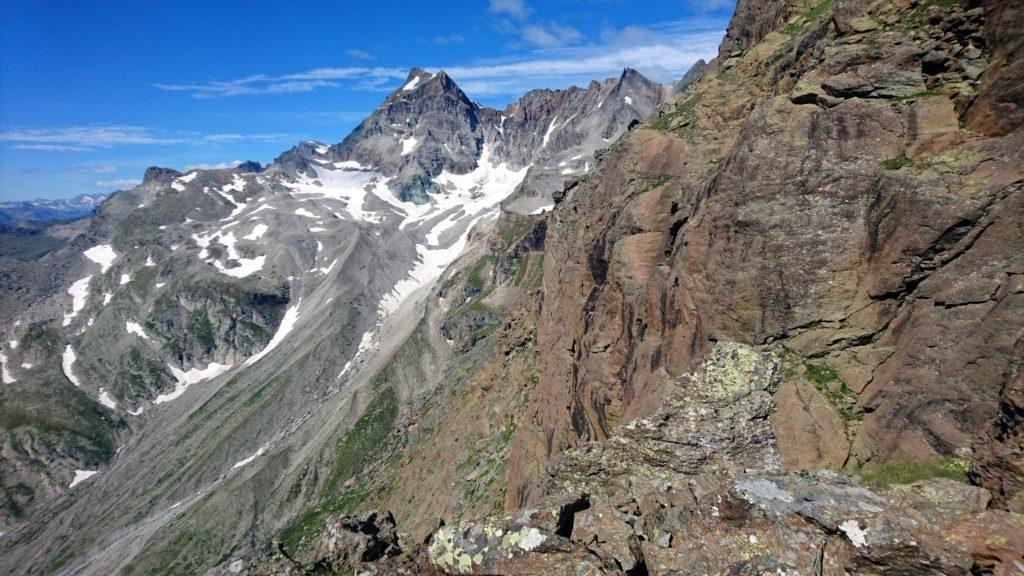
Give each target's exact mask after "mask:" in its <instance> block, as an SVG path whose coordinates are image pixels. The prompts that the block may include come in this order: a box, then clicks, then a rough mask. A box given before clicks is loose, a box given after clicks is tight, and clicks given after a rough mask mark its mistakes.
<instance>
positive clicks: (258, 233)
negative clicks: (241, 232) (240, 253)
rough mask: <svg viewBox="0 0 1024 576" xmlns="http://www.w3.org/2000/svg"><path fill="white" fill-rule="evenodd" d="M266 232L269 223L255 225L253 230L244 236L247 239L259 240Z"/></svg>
mask: <svg viewBox="0 0 1024 576" xmlns="http://www.w3.org/2000/svg"><path fill="white" fill-rule="evenodd" d="M266 233H267V225H266V224H257V225H256V226H254V227H253V229H252V232H249V233H248V234H246V235H245V236H244V237H243V238H244V239H245V240H258V239H259V238H260V237H262V236H263V235H264V234H266Z"/></svg>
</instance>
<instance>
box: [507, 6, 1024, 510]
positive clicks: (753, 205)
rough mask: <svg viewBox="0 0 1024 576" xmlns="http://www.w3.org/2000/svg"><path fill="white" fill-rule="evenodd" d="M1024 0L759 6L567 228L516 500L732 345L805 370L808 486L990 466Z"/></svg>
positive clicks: (1013, 340) (800, 419)
mask: <svg viewBox="0 0 1024 576" xmlns="http://www.w3.org/2000/svg"><path fill="white" fill-rule="evenodd" d="M1011 4H1014V5H1010V4H1006V3H990V4H980V5H974V4H960V3H946V2H942V3H940V2H913V1H904V2H894V3H883V4H879V3H874V4H872V3H869V2H853V1H847V2H839V3H836V2H828V1H826V2H821V3H793V2H756V3H755V2H740V4H739V6H738V7H737V14H736V17H735V18H734V19H733V23H732V24H731V25H730V27H729V33H728V35H727V37H726V39H725V40H724V41H723V44H722V48H721V50H720V53H719V59H718V61H716V62H713V63H712V65H711V66H710V67H709V70H710V71H709V72H708V74H707V75H706V76H705V78H704V80H703V81H701V82H699V83H697V84H695V85H693V86H692V87H691V88H690V89H689V90H688V91H686V92H685V93H684V94H681V95H680V96H678V97H677V100H676V101H675V102H673V103H671V104H669V105H667V106H665V107H663V108H662V109H661V111H660V112H659V113H658V114H657V115H656V117H654V118H653V119H652V120H650V121H649V122H648V123H646V124H645V125H643V126H641V127H638V128H637V129H635V130H633V131H632V132H631V133H630V134H629V135H628V136H627V137H625V138H623V139H622V140H621V141H620V142H618V143H617V144H616V145H615V146H614V147H613V148H612V149H611V150H609V151H608V152H607V153H606V154H605V155H604V157H603V159H602V161H601V163H600V164H599V166H598V170H597V171H596V172H595V173H594V174H592V175H590V176H589V177H587V178H585V179H583V180H582V181H581V182H580V183H579V184H578V185H575V186H574V187H572V188H571V189H570V190H567V192H566V198H565V200H564V201H563V202H562V203H561V204H560V205H559V206H558V207H557V209H556V210H555V211H554V212H553V214H552V216H551V218H550V222H549V227H548V237H547V249H546V255H545V275H544V284H543V287H544V301H543V306H542V313H541V316H540V321H539V324H538V327H537V341H538V348H539V350H541V358H540V371H541V375H540V384H539V388H538V391H537V393H536V394H534V395H533V396H532V397H531V401H530V408H529V410H530V415H529V416H528V418H527V420H528V421H529V422H530V423H531V426H529V427H526V428H522V429H520V432H519V434H517V437H516V439H515V442H514V444H513V449H512V464H511V466H510V469H511V470H512V471H513V482H512V485H511V487H510V492H509V500H508V503H509V505H510V506H516V505H522V504H527V503H530V502H532V501H533V500H535V499H536V498H537V497H538V496H539V495H541V494H543V493H544V491H545V488H544V479H543V478H541V477H531V474H530V473H529V471H530V470H533V469H534V467H533V466H531V465H529V463H530V462H533V461H536V460H538V459H540V460H546V459H550V458H553V457H556V456H557V455H558V454H559V453H560V452H562V451H563V450H564V449H566V448H569V447H573V446H578V445H579V444H580V443H583V442H586V441H592V440H603V439H605V438H607V437H608V434H609V430H610V429H611V428H613V427H614V426H615V425H616V424H618V423H620V422H625V421H628V420H630V419H633V418H635V417H638V416H645V415H648V414H651V413H652V412H653V411H654V410H655V409H656V408H657V407H658V406H659V405H660V404H661V402H662V399H663V397H664V394H665V390H666V385H667V383H668V382H670V381H672V380H673V379H675V378H678V377H680V376H681V375H682V374H684V373H686V372H687V371H688V370H689V369H690V366H691V365H692V363H693V362H694V361H696V360H698V359H699V358H700V357H701V355H702V354H704V353H705V352H707V351H708V350H709V349H710V347H711V345H712V344H713V343H714V342H716V341H736V342H745V343H748V344H752V345H764V346H768V347H771V348H773V349H775V350H777V351H779V352H780V354H782V355H783V357H784V363H785V365H786V371H785V373H786V376H785V377H784V378H783V380H782V382H781V383H780V387H779V390H778V392H777V393H776V394H775V402H776V404H777V410H776V411H775V413H774V415H773V417H772V421H773V428H774V431H775V434H776V436H777V437H778V441H779V450H780V453H781V457H782V460H783V462H784V463H785V464H786V466H787V467H789V468H793V469H813V468H819V467H825V468H833V469H844V470H849V471H856V470H860V469H872V468H875V467H878V466H883V465H887V464H895V463H906V462H922V461H933V460H939V459H943V458H962V459H964V461H967V460H970V455H971V453H972V445H973V444H974V443H975V441H976V437H977V435H978V433H979V431H981V430H983V429H986V428H987V426H988V425H989V423H991V422H993V420H995V419H996V417H997V415H998V414H999V411H1000V396H1001V395H1002V390H1003V388H1004V387H1005V386H1006V383H1007V382H1008V380H1009V379H1010V377H1011V376H1010V374H1011V373H1012V372H1013V369H1014V368H1013V367H1014V361H1013V359H1012V357H1013V350H1014V347H1015V345H1017V343H1018V342H1019V340H1020V338H1021V336H1022V334H1024V296H1022V294H1021V286H1020V278H1021V277H1020V272H1021V265H1022V261H1021V249H1020V248H1021V246H1022V245H1024V237H1022V231H1021V214H1022V201H1024V200H1022V196H1021V193H1020V188H1021V177H1022V171H1024V164H1022V157H1021V150H1022V146H1021V144H1022V142H1024V138H1022V135H1021V133H1020V122H1019V121H1018V120H1015V118H1017V115H1018V114H1019V108H1020V97H1019V96H1020V95H1019V89H1018V88H1016V87H1012V88H1011V87H1010V85H1009V83H1008V82H1006V80H1005V78H1006V75H1007V74H1008V73H1009V72H1008V70H1019V69H1020V66H1021V62H1020V58H1019V50H1018V49H1017V47H1016V45H1015V44H1019V40H1016V39H1011V38H1009V37H1007V36H1005V35H1003V34H1002V33H1001V32H999V31H998V30H1000V29H1002V28H1003V26H1006V25H1007V23H1008V22H1010V21H1019V20H1020V10H1019V8H1020V6H1019V3H1011ZM1011 27H1012V25H1011ZM715 71H717V72H715ZM996 109H998V110H999V112H995V110H996ZM996 117H998V118H999V122H995V121H994V118H996Z"/></svg>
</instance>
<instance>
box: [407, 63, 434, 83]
mask: <svg viewBox="0 0 1024 576" xmlns="http://www.w3.org/2000/svg"><path fill="white" fill-rule="evenodd" d="M428 74H430V73H429V72H427V71H426V70H424V69H423V68H420V67H419V66H413V67H412V68H411V69H410V70H409V75H408V76H406V77H405V81H406V82H409V81H411V80H412V79H413V78H421V77H423V76H426V75H428Z"/></svg>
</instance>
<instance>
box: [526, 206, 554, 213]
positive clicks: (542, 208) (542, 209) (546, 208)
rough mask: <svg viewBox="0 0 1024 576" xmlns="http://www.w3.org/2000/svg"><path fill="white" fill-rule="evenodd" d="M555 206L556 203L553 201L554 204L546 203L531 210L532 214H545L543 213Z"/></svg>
mask: <svg viewBox="0 0 1024 576" xmlns="http://www.w3.org/2000/svg"><path fill="white" fill-rule="evenodd" d="M554 207H555V205H554V204H553V203H552V204H545V205H543V206H541V207H539V208H537V209H536V210H534V211H533V212H530V214H543V213H545V212H547V211H549V210H551V209H552V208H554Z"/></svg>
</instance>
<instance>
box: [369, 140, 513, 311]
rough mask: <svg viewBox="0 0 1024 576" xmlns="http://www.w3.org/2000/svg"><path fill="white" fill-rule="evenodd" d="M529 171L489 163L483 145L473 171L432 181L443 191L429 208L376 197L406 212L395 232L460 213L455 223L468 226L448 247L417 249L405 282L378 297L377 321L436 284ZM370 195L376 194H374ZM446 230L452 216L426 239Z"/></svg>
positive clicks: (485, 148) (428, 205) (438, 225)
mask: <svg viewBox="0 0 1024 576" xmlns="http://www.w3.org/2000/svg"><path fill="white" fill-rule="evenodd" d="M528 169H529V166H525V167H523V168H521V169H519V170H512V169H511V168H509V167H508V165H507V164H505V163H501V164H492V163H491V152H490V147H489V146H488V145H486V144H485V145H484V147H483V150H482V151H481V153H480V158H479V159H478V160H477V167H476V168H475V169H474V170H473V171H472V172H469V173H467V174H452V173H450V172H448V171H447V170H446V171H443V172H441V174H439V175H438V176H437V177H436V178H434V182H436V183H437V184H438V185H439V186H440V187H441V189H443V190H446V191H447V192H446V193H445V194H437V195H434V196H432V197H431V201H430V202H429V203H427V204H423V205H416V204H413V203H411V202H401V201H399V200H397V199H396V198H394V196H393V195H390V194H389V195H388V197H383V196H381V199H383V200H385V201H387V202H389V203H390V204H392V205H393V206H396V207H399V208H401V209H402V210H403V211H404V212H405V213H406V218H405V219H404V220H403V221H402V223H401V224H400V225H399V228H400V229H401V228H404V227H405V226H406V225H408V224H410V223H413V222H422V221H425V220H429V219H431V218H433V217H436V216H437V215H438V214H443V213H445V212H447V211H455V210H461V211H462V212H463V213H464V216H462V217H461V218H460V219H459V221H460V222H461V221H467V224H466V227H465V229H464V230H463V232H462V234H461V236H459V237H458V238H457V239H455V241H454V242H452V244H451V245H449V246H447V247H436V246H430V245H423V244H418V245H416V262H415V263H414V265H413V267H412V269H411V270H409V272H408V274H407V275H406V277H405V278H403V279H402V280H400V281H398V282H397V283H396V284H395V286H394V287H393V288H392V290H391V292H390V293H388V294H386V295H385V296H384V297H383V298H381V300H380V302H379V304H378V310H379V314H380V316H387V315H389V314H391V313H392V312H394V311H395V310H397V309H398V307H399V305H401V303H402V302H403V301H404V300H405V299H406V298H408V297H409V296H410V295H411V294H412V293H414V292H415V291H416V290H418V289H420V288H422V287H423V286H425V285H427V284H429V283H430V282H433V281H434V280H435V279H437V278H438V277H439V276H440V275H441V273H443V272H444V270H445V269H446V268H447V267H448V266H449V265H450V264H451V263H452V262H454V261H455V259H456V258H458V257H459V256H461V255H462V252H463V251H464V250H465V247H466V244H467V242H468V239H469V233H470V231H471V230H472V229H473V226H475V225H476V224H477V223H478V222H479V221H480V220H481V219H483V218H485V217H488V216H492V215H494V214H496V212H497V209H498V205H499V204H500V203H501V201H502V200H504V199H505V198H506V197H507V196H508V195H509V194H511V193H512V192H513V191H514V190H515V189H516V186H518V185H519V183H520V182H522V181H523V178H524V177H525V176H526V171H527V170H528ZM375 193H378V194H379V192H377V191H376V190H375ZM451 226H452V220H451V217H449V218H446V219H444V220H442V221H440V222H439V223H437V224H435V225H434V226H433V227H432V229H431V230H429V231H427V233H426V235H425V236H426V237H427V238H431V239H435V240H436V239H439V237H440V233H441V232H443V231H444V230H446V229H448V228H449V227H451Z"/></svg>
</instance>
